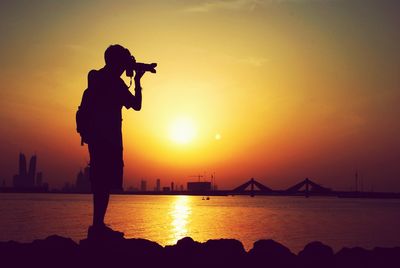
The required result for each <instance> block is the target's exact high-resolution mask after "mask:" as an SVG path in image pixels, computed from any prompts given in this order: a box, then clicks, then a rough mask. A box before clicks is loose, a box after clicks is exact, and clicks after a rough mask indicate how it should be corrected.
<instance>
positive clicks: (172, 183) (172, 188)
mask: <svg viewBox="0 0 400 268" xmlns="http://www.w3.org/2000/svg"><path fill="white" fill-rule="evenodd" d="M173 190H175V188H174V182H171V191H173Z"/></svg>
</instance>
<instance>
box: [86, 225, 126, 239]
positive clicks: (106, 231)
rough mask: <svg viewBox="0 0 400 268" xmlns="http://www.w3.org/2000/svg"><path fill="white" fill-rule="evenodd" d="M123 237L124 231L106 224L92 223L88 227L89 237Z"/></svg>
mask: <svg viewBox="0 0 400 268" xmlns="http://www.w3.org/2000/svg"><path fill="white" fill-rule="evenodd" d="M123 237H124V233H123V232H119V231H114V230H113V229H111V228H110V227H108V226H106V225H92V226H90V227H89V229H88V239H113V238H123Z"/></svg>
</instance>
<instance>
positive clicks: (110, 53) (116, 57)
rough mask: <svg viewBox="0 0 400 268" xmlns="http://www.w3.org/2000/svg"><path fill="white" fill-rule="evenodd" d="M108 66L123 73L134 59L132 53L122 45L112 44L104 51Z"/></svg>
mask: <svg viewBox="0 0 400 268" xmlns="http://www.w3.org/2000/svg"><path fill="white" fill-rule="evenodd" d="M104 60H105V62H106V66H107V67H108V68H109V69H111V70H113V71H115V72H116V73H118V74H119V75H121V74H122V73H123V72H124V70H125V69H126V67H127V64H128V62H129V61H130V60H132V56H131V53H130V52H129V50H128V49H126V48H124V47H123V46H121V45H111V46H109V47H108V48H107V49H106V51H105V52H104Z"/></svg>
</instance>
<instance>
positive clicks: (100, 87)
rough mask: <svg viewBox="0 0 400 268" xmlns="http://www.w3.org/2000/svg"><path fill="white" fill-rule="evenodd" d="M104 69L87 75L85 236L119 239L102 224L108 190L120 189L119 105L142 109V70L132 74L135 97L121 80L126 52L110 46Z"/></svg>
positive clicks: (128, 59) (119, 47) (114, 232)
mask: <svg viewBox="0 0 400 268" xmlns="http://www.w3.org/2000/svg"><path fill="white" fill-rule="evenodd" d="M104 58H105V63H106V64H105V66H104V67H103V68H102V69H100V70H91V71H90V72H89V74H88V85H89V86H88V88H89V89H90V90H92V91H91V96H90V97H91V102H92V107H93V120H92V121H93V133H92V135H91V138H90V139H89V140H88V142H87V143H88V147H89V154H90V179H91V183H92V191H93V225H92V226H90V227H89V230H88V237H89V238H91V237H123V235H124V234H123V233H122V232H118V231H114V230H112V229H111V228H109V227H107V226H106V225H105V224H104V216H105V214H106V210H107V206H108V202H109V197H110V191H111V190H122V177H123V167H124V162H123V157H122V148H123V147H122V132H121V123H122V114H121V109H122V106H125V107H126V108H127V109H129V108H133V109H134V110H136V111H139V110H140V109H141V107H142V87H141V85H140V79H141V78H142V76H143V74H144V71H142V70H137V71H136V72H135V78H134V81H135V94H134V95H133V94H132V93H131V92H130V91H129V88H128V87H127V86H126V84H125V83H124V81H123V80H122V79H121V77H120V76H121V75H122V73H123V72H124V71H125V70H126V69H127V68H128V67H127V66H128V65H129V63H130V62H131V61H132V60H134V58H133V57H132V56H131V54H130V52H129V50H128V49H126V48H124V47H122V46H120V45H111V46H110V47H108V48H107V50H106V51H105V53H104Z"/></svg>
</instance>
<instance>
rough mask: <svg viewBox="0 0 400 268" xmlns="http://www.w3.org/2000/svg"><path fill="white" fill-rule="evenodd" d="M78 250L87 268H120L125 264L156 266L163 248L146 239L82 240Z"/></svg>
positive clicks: (161, 255)
mask: <svg viewBox="0 0 400 268" xmlns="http://www.w3.org/2000/svg"><path fill="white" fill-rule="evenodd" d="M80 249H81V260H82V261H83V262H85V263H86V264H87V265H89V267H91V266H93V265H104V264H107V265H112V266H121V267H122V266H125V265H126V264H132V265H133V264H135V265H139V264H140V265H144V264H146V265H150V266H153V265H158V264H159V263H160V262H161V260H162V257H163V248H162V247H161V246H160V245H159V244H157V243H155V242H152V241H149V240H146V239H135V238H132V239H125V238H115V239H109V240H107V241H104V240H89V239H84V240H81V242H80ZM94 260H95V261H94Z"/></svg>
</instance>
